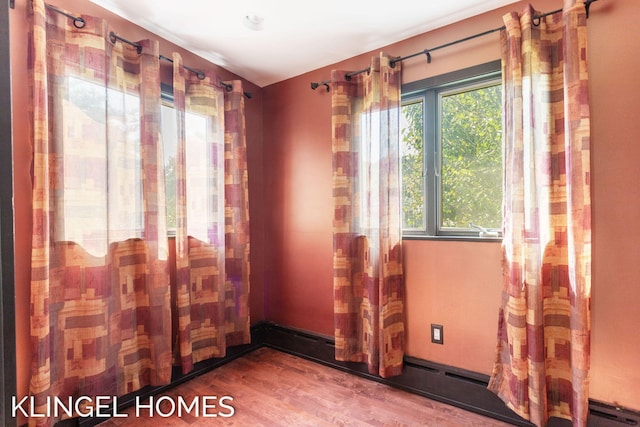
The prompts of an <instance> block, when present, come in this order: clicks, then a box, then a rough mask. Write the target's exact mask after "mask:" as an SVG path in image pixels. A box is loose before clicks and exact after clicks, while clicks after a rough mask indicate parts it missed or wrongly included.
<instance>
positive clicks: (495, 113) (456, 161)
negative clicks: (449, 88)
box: [401, 85, 502, 229]
mask: <svg viewBox="0 0 640 427" xmlns="http://www.w3.org/2000/svg"><path fill="white" fill-rule="evenodd" d="M501 90H502V88H501V85H494V86H489V87H483V88H478V89H473V90H468V91H465V92H458V93H453V94H449V95H445V96H442V98H441V102H440V106H439V108H440V123H441V132H440V138H441V139H440V143H441V145H440V150H441V153H440V154H441V173H440V177H441V178H440V179H441V182H440V192H441V194H440V203H441V226H442V227H445V228H462V229H468V228H469V223H474V224H477V225H480V226H482V227H485V228H500V227H501V224H502V212H501V204H502V114H501V110H502V93H501ZM402 112H403V119H404V120H405V122H404V123H403V124H404V126H403V129H402V134H401V138H402V144H403V156H402V173H403V182H402V185H403V201H402V207H403V227H404V228H405V229H406V228H422V224H423V215H424V212H423V209H424V208H423V206H424V191H423V183H424V179H423V176H422V170H423V157H422V152H423V151H424V150H423V141H422V126H423V124H422V104H421V103H415V104H409V105H406V106H404V107H403V110H402Z"/></svg>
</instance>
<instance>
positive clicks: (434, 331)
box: [431, 323, 444, 344]
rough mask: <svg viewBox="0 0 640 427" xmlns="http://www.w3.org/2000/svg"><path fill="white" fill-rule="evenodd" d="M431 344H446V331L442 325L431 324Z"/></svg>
mask: <svg viewBox="0 0 640 427" xmlns="http://www.w3.org/2000/svg"><path fill="white" fill-rule="evenodd" d="M431 342H432V343H434V344H444V331H443V327H442V325H436V324H434V323H432V324H431Z"/></svg>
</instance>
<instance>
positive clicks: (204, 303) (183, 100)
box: [173, 53, 250, 373]
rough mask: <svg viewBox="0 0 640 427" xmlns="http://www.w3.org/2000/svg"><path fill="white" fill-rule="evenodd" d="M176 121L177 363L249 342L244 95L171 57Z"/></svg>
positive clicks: (186, 364)
mask: <svg viewBox="0 0 640 427" xmlns="http://www.w3.org/2000/svg"><path fill="white" fill-rule="evenodd" d="M173 67H174V68H173V71H174V73H173V75H174V82H173V88H174V108H175V111H176V119H177V120H176V123H177V141H178V144H177V152H176V162H175V175H176V271H177V280H176V298H177V306H178V307H177V312H178V334H179V338H178V341H179V356H178V359H179V364H180V365H181V366H182V370H183V372H184V373H187V372H189V371H191V370H192V369H193V364H194V363H197V362H200V361H202V360H206V359H209V358H211V357H223V356H224V355H225V352H226V348H227V347H228V346H232V345H238V344H247V343H249V342H250V324H249V312H248V305H249V206H248V179H247V157H246V152H247V147H246V138H245V123H244V96H243V90H242V85H241V82H239V81H237V82H233V83H232V84H231V90H230V91H227V90H226V88H225V87H222V86H220V85H219V81H218V78H217V76H216V75H215V74H212V73H204V78H203V79H200V78H199V77H198V76H197V75H195V74H194V73H192V72H190V71H187V70H186V69H185V68H184V67H183V64H182V58H181V57H180V55H179V54H177V53H176V54H174V55H173Z"/></svg>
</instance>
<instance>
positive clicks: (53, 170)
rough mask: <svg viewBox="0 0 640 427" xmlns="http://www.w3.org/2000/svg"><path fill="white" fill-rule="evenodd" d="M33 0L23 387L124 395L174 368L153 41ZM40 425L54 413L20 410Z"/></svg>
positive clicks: (40, 399)
mask: <svg viewBox="0 0 640 427" xmlns="http://www.w3.org/2000/svg"><path fill="white" fill-rule="evenodd" d="M83 18H84V19H85V21H86V26H85V27H84V28H82V29H76V28H74V27H73V25H71V24H70V22H69V20H68V19H67V18H66V17H64V16H62V15H60V14H58V13H55V12H51V11H49V10H48V9H46V8H45V4H44V3H43V1H42V0H34V1H33V13H32V15H31V20H32V25H33V27H32V32H31V38H30V48H29V70H30V75H31V78H32V85H31V91H32V97H33V98H32V99H33V104H32V115H33V129H32V137H33V156H34V157H33V168H34V174H33V175H34V176H33V180H34V181H33V237H32V239H33V242H32V277H31V340H32V347H33V348H32V350H33V360H32V379H31V385H30V393H31V394H32V395H33V396H34V398H35V402H36V403H35V406H36V407H35V408H34V410H35V411H36V412H39V413H46V411H45V409H46V402H45V399H46V397H47V396H71V397H75V398H77V397H79V396H95V395H98V394H100V395H114V396H115V395H122V394H125V393H128V392H132V391H135V390H138V389H139V388H141V387H143V386H145V385H149V384H152V385H156V384H166V383H168V382H169V381H170V376H171V342H170V336H171V335H170V334H171V321H170V288H169V276H168V269H167V254H168V246H167V237H166V236H167V232H166V224H165V206H164V181H163V180H164V175H163V168H162V165H163V161H162V151H161V145H160V144H159V137H160V131H159V129H160V82H159V63H158V61H159V59H158V44H157V42H153V41H149V40H143V41H140V42H139V44H140V45H141V46H142V52H141V53H140V54H138V52H137V51H136V49H135V48H134V47H131V46H129V45H123V44H122V43H120V42H115V43H114V42H112V41H111V40H110V38H109V28H108V26H107V24H106V23H105V21H103V20H101V19H97V18H93V17H89V16H84V17H83ZM29 421H30V423H35V422H36V421H37V423H38V424H50V423H53V422H54V421H55V420H53V419H51V418H47V417H44V418H37V419H34V418H30V420H29Z"/></svg>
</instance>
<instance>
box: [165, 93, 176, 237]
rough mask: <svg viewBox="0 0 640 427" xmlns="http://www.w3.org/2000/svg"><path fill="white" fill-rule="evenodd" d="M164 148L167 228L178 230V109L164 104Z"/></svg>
mask: <svg viewBox="0 0 640 427" xmlns="http://www.w3.org/2000/svg"><path fill="white" fill-rule="evenodd" d="M162 149H163V153H164V186H165V198H166V202H165V203H166V210H167V229H168V230H169V231H173V232H175V230H176V151H177V149H178V141H177V130H176V110H175V109H174V108H173V107H171V106H169V105H166V104H163V105H162Z"/></svg>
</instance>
